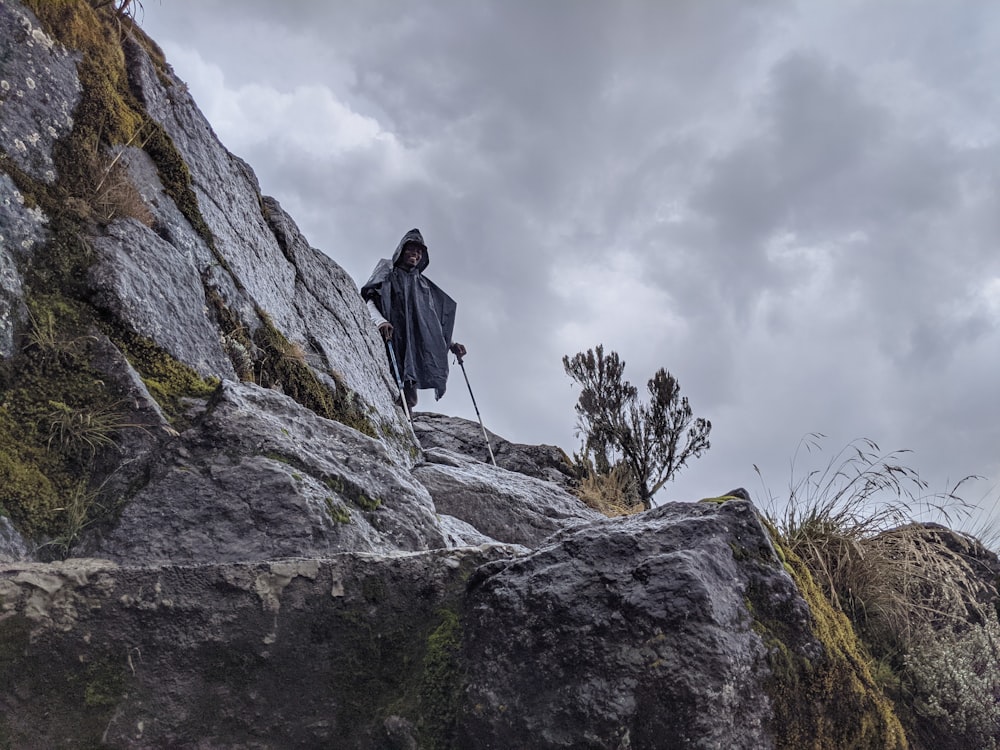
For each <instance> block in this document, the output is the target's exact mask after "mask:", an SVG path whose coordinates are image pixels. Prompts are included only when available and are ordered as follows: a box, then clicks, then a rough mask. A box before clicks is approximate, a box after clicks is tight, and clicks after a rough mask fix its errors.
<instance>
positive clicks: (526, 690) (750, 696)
mask: <svg viewBox="0 0 1000 750" xmlns="http://www.w3.org/2000/svg"><path fill="white" fill-rule="evenodd" d="M748 548H749V549H751V550H753V551H754V555H755V556H756V557H757V559H756V560H754V561H753V562H749V561H746V560H744V561H742V562H737V560H736V559H735V556H734V549H748ZM470 586H471V587H472V590H471V593H470V601H469V607H470V613H469V615H468V617H467V619H466V649H467V650H466V652H465V654H464V656H465V658H466V659H467V663H466V666H467V669H468V672H467V684H466V688H465V703H464V710H463V713H462V715H461V716H460V719H459V725H458V729H459V731H458V740H457V744H456V747H531V748H568V747H593V748H598V747H600V748H655V747H662V748H706V749H708V748H713V749H719V750H721V749H725V750H739V749H741V748H742V749H743V750H764V749H765V748H769V747H773V741H772V738H771V737H770V729H769V727H768V722H769V719H770V712H771V709H770V704H769V701H768V698H767V695H766V693H765V691H764V681H765V680H766V679H767V677H768V676H769V675H770V670H769V668H768V666H767V660H766V656H767V649H766V648H765V647H764V645H763V643H762V642H761V639H760V637H759V636H758V635H757V634H756V633H755V632H754V630H753V628H752V624H753V618H752V617H751V614H750V612H749V611H748V609H747V603H746V602H748V601H752V604H753V605H754V606H757V605H760V604H762V602H760V601H758V599H759V598H760V594H759V593H758V592H761V591H767V592H768V595H767V602H763V604H764V605H765V606H767V607H769V608H775V607H779V606H785V607H786V608H787V609H788V611H789V612H790V613H792V618H793V619H794V618H800V620H801V622H800V623H798V625H799V626H800V627H803V629H805V623H806V622H807V620H808V609H807V608H806V606H805V603H804V602H803V601H802V599H801V598H800V596H799V594H798V591H797V589H796V588H795V585H794V584H793V583H792V580H791V579H790V578H789V577H788V575H787V574H785V573H784V571H783V569H782V567H781V563H780V561H779V560H778V558H777V557H776V556H775V555H774V551H773V549H772V548H771V545H770V541H769V537H768V535H767V533H766V532H765V531H764V530H763V528H762V527H761V525H760V522H759V521H758V519H757V516H756V514H755V512H754V510H753V507H752V506H751V505H750V504H749V503H744V502H740V501H731V502H728V503H725V504H723V505H710V504H673V505H667V506H664V507H661V508H658V509H656V510H654V511H650V512H648V513H643V514H639V515H637V516H630V517H625V518H620V519H605V520H603V521H600V522H598V523H589V524H585V525H583V526H581V527H578V528H576V529H573V530H570V531H567V532H563V533H561V534H559V535H557V536H556V537H554V538H553V539H551V540H549V543H548V544H547V545H546V546H545V547H543V548H542V549H540V550H537V551H536V552H534V553H532V554H531V555H528V556H526V557H522V558H519V559H517V560H514V561H498V562H496V563H493V564H491V565H488V566H484V567H483V568H482V569H481V570H480V572H479V573H477V576H476V577H474V578H473V580H472V582H470ZM808 646H809V647H811V648H812V651H811V652H810V653H811V654H812V655H813V656H817V655H818V654H819V647H818V644H816V643H815V642H812V643H811V644H808Z"/></svg>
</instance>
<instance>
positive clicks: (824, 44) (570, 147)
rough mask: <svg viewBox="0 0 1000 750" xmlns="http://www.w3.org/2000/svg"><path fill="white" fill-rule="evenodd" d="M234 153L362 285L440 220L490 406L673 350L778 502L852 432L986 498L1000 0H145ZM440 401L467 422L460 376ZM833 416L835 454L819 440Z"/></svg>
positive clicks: (483, 401) (555, 426)
mask: <svg viewBox="0 0 1000 750" xmlns="http://www.w3.org/2000/svg"><path fill="white" fill-rule="evenodd" d="M138 18H139V20H140V22H141V24H142V27H143V29H144V30H145V31H146V32H147V33H148V34H149V35H150V36H151V37H152V38H153V39H154V40H155V41H156V42H157V43H159V44H160V46H161V47H162V48H163V50H164V52H165V53H166V56H167V59H168V61H169V62H170V64H171V65H172V66H173V68H174V70H175V72H176V73H177V75H178V76H179V77H180V78H181V79H182V80H183V81H185V82H186V83H187V84H188V86H189V88H190V91H191V92H192V94H193V96H194V98H195V100H196V102H197V103H198V105H199V107H200V108H201V110H202V111H203V112H204V114H205V115H206V117H207V119H208V120H209V122H210V123H211V125H212V127H213V129H214V130H215V132H216V133H217V134H218V136H219V138H220V140H221V141H222V142H223V144H225V145H226V147H227V148H228V149H229V150H230V151H232V152H233V153H235V154H236V155H238V156H240V157H242V158H243V159H245V160H246V161H247V162H248V163H249V164H250V165H251V166H252V167H253V169H254V171H255V172H256V174H257V176H258V178H259V180H260V184H261V188H262V191H263V192H264V193H265V194H267V195H271V196H273V197H275V198H276V199H277V200H278V201H279V202H280V203H281V204H282V206H283V207H284V208H285V209H286V210H287V211H288V212H289V213H290V214H291V216H292V217H293V218H294V219H295V221H296V222H297V223H298V225H299V227H300V228H301V229H302V231H303V233H304V234H305V236H306V237H307V239H308V240H309V242H310V244H312V245H313V246H314V247H316V248H318V249H319V250H321V251H322V252H324V253H325V254H327V255H329V256H330V257H331V258H333V259H334V260H335V261H337V262H338V263H339V264H340V265H341V266H343V267H344V268H345V269H346V270H347V272H348V273H350V274H351V276H352V277H353V278H354V279H355V281H356V282H357V283H358V284H359V286H360V285H361V284H363V283H364V281H365V280H366V279H367V278H368V276H369V274H370V272H371V270H372V269H373V267H374V266H375V264H376V262H377V260H378V259H379V258H382V257H389V256H390V254H391V252H392V250H393V249H394V248H395V246H396V244H397V242H398V241H399V239H400V237H402V235H403V234H404V233H405V232H406V231H407V230H409V229H411V228H414V227H417V228H419V229H420V230H421V232H422V233H423V235H424V238H425V240H426V242H427V245H428V249H429V255H430V260H431V263H430V266H429V268H428V269H427V271H426V275H427V276H428V277H429V278H431V279H432V280H434V281H435V282H436V283H437V284H438V285H439V286H440V287H442V288H443V289H444V290H445V291H447V292H448V293H449V294H450V295H451V296H452V297H454V298H455V299H456V301H457V302H458V322H457V325H456V332H455V334H456V335H455V338H456V340H458V341H461V342H462V343H463V344H465V345H466V346H467V347H468V350H469V354H468V356H467V358H466V371H467V375H468V378H469V381H470V383H471V386H472V390H473V393H474V394H475V400H476V402H477V404H478V406H479V411H480V413H481V415H482V419H483V420H484V422H485V424H486V426H487V427H488V428H489V429H490V430H492V431H494V432H496V433H497V434H499V435H502V436H504V437H505V438H507V439H509V440H513V441H515V442H520V443H545V444H554V445H559V446H560V447H562V448H563V449H565V450H566V451H567V452H568V453H570V454H572V453H573V451H575V450H577V449H578V448H579V444H580V440H579V438H578V436H577V434H576V416H575V414H574V404H575V403H576V399H577V396H578V389H577V387H576V386H575V385H574V384H573V382H572V381H571V380H570V378H569V377H568V376H567V375H566V373H565V372H564V370H563V366H562V357H563V356H564V355H572V354H575V353H577V352H581V351H585V350H587V349H589V348H592V347H594V346H596V345H598V344H602V345H603V346H604V348H605V350H606V351H615V352H617V353H618V354H619V355H620V357H621V358H622V359H623V360H624V361H625V363H626V367H625V375H626V376H627V377H628V379H629V380H630V381H631V382H632V383H633V384H635V385H637V386H638V387H639V388H640V389H642V390H644V388H645V383H646V381H647V380H648V379H649V378H650V377H651V376H652V375H653V373H654V372H655V371H656V370H657V369H659V368H661V367H663V368H666V369H667V370H668V371H669V372H671V373H672V374H673V375H674V376H675V377H676V378H677V379H678V381H679V383H680V386H681V392H682V394H683V395H685V396H687V397H688V398H689V400H690V404H691V406H692V408H693V410H694V414H695V416H697V417H704V418H707V419H709V420H711V422H712V432H711V443H712V447H711V449H710V450H709V451H707V452H706V453H704V454H703V455H702V456H701V457H700V458H698V459H695V460H694V461H692V462H691V463H689V465H688V466H687V467H686V468H684V469H683V470H682V471H681V472H680V473H679V474H678V475H677V476H676V477H675V479H674V481H672V482H670V483H669V484H667V485H666V486H665V487H664V488H663V489H662V490H661V491H660V493H659V494H658V495H657V497H656V500H657V501H658V502H665V501H669V500H696V499H698V498H700V497H705V496H712V495H718V494H720V493H722V492H724V491H726V490H729V489H732V488H734V487H738V486H743V487H746V488H747V489H748V490H749V491H750V493H751V495H752V496H753V497H754V498H755V500H758V502H759V504H760V503H761V501H763V500H766V498H767V497H776V498H778V499H779V501H780V499H781V498H782V497H786V496H787V495H788V487H789V484H791V483H794V482H796V481H798V480H799V479H801V478H803V477H804V476H805V475H807V474H808V473H809V472H810V471H812V470H814V469H820V470H822V469H824V468H825V467H826V466H827V465H829V464H831V463H833V462H835V461H836V456H837V454H838V452H839V451H840V450H841V449H842V448H844V447H845V446H847V445H849V444H851V443H852V441H855V440H858V439H870V440H872V441H874V442H875V443H877V444H878V446H879V448H880V449H881V451H882V452H884V453H890V452H894V451H908V452H907V453H905V454H902V455H901V456H899V460H900V461H901V462H902V463H904V464H906V465H907V466H909V467H911V468H913V469H915V470H916V471H918V472H919V474H920V476H921V478H922V479H923V480H924V481H925V482H926V483H927V484H928V491H930V492H943V491H945V490H946V489H950V488H951V486H952V485H954V484H955V482H957V481H959V480H960V479H962V478H963V477H965V476H968V475H978V476H980V477H983V478H982V479H979V480H975V481H971V482H967V483H966V484H965V485H963V487H962V491H961V494H962V495H963V497H965V498H966V500H967V501H968V502H969V503H972V504H974V505H978V506H980V507H979V509H978V510H977V511H976V513H975V514H974V517H973V518H972V519H970V520H967V521H965V522H962V523H956V524H954V525H963V524H964V525H966V526H968V525H969V523H970V522H971V521H972V520H975V519H979V520H980V521H981V520H982V519H984V518H987V519H988V518H992V517H994V516H996V510H995V506H996V505H997V503H998V497H1000V385H998V383H1000V252H998V244H1000V158H998V157H1000V89H997V86H996V82H997V81H998V80H1000V4H996V3H984V2H980V1H979V0H952V1H951V2H948V3H942V2H940V0H878V2H875V1H874V0H870V1H869V2H861V1H860V0H809V1H808V2H806V1H805V0H803V1H802V2H795V1H794V0H759V1H757V2H745V0H670V2H664V1H662V0H617V1H615V2H611V1H610V0H546V1H545V2H538V1H537V0H427V1H424V2H401V1H399V0H368V1H367V2H365V3H358V2H348V1H347V0H330V1H326V2H319V0H316V1H315V2H312V1H310V2H306V1H304V0H300V1H299V2H284V3H277V2H274V1H273V0H145V2H144V3H143V6H142V7H141V8H140V9H139V12H138ZM419 409H426V410H428V411H437V412H440V413H445V414H452V415H455V416H461V417H466V418H470V419H476V413H475V411H474V409H473V406H472V402H471V399H470V396H469V390H468V389H467V388H466V387H465V382H464V381H463V379H462V377H461V372H460V371H458V370H455V371H453V373H452V376H451V379H450V381H449V390H448V393H447V394H446V395H445V396H444V398H443V399H442V400H441V401H439V402H437V403H435V402H434V400H433V394H432V393H431V392H424V393H422V394H421V404H420V406H419V407H418V410H419ZM815 433H821V434H823V435H825V436H826V437H825V438H823V439H822V440H819V441H818V443H819V446H820V447H819V449H813V450H806V449H805V446H806V445H808V444H809V443H810V442H811V441H810V440H809V438H808V436H809V435H811V434H815Z"/></svg>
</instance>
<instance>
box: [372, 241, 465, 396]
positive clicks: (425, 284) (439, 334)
mask: <svg viewBox="0 0 1000 750" xmlns="http://www.w3.org/2000/svg"><path fill="white" fill-rule="evenodd" d="M428 263H430V258H429V257H428V255H427V245H425V244H424V238H423V236H422V235H421V234H420V230H419V229H411V230H410V231H409V232H407V233H406V234H404V235H403V239H401V240H400V241H399V245H397V246H396V251H395V252H394V253H393V254H392V260H388V259H386V258H383V259H382V260H380V261H379V262H378V265H376V266H375V270H374V271H372V275H371V278H370V279H368V282H367V283H366V284H365V285H364V286H363V287H361V297H362V298H363V299H364V300H365V303H366V304H367V305H368V313H369V315H370V316H371V319H372V321H373V322H374V323H375V325H376V326H378V330H379V333H381V334H382V338H383V339H385V341H386V344H387V346H391V347H392V351H393V352H394V353H395V355H396V363H397V365H398V367H399V373H398V376H399V377H400V378H401V379H402V381H403V393H404V394H405V397H406V404H407V406H408V407H409V409H411V410H412V409H413V407H414V406H416V405H417V389H420V388H433V389H434V397H435V399H439V398H441V396H443V395H444V390H445V384H446V383H447V380H448V352H449V351H451V352H452V353H454V354H455V355H456V356H457V357H458V358H459V359H461V358H462V357H464V356H465V353H466V349H465V347H464V346H462V345H461V344H457V343H452V340H451V334H452V330H453V329H454V327H455V309H456V307H457V305H456V304H455V301H454V300H453V299H452V298H451V297H449V296H448V295H447V294H445V293H444V292H442V291H441V290H440V289H439V288H438V287H437V285H436V284H435V283H434V282H433V281H431V280H430V279H428V278H427V277H426V276H424V274H423V272H424V269H426V268H427V264H428ZM400 406H402V404H400Z"/></svg>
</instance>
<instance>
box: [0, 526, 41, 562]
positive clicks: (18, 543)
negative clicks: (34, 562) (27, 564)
mask: <svg viewBox="0 0 1000 750" xmlns="http://www.w3.org/2000/svg"><path fill="white" fill-rule="evenodd" d="M33 557H34V555H33V554H32V551H31V546H30V545H29V544H28V542H26V541H25V540H24V537H22V536H21V535H20V534H18V533H17V529H15V528H14V524H12V523H11V522H10V519H9V518H7V517H5V516H0V563H7V562H17V561H20V560H30V559H32V558H33Z"/></svg>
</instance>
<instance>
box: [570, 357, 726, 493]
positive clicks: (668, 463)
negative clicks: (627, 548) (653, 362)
mask: <svg viewBox="0 0 1000 750" xmlns="http://www.w3.org/2000/svg"><path fill="white" fill-rule="evenodd" d="M563 367H565V368H566V374H567V375H569V376H570V377H571V378H573V380H574V381H576V382H577V383H578V384H579V385H580V386H581V387H582V389H583V390H581V392H580V398H579V400H578V401H577V404H576V414H577V417H578V422H577V427H578V428H579V434H580V435H581V436H582V437H583V456H584V458H585V459H588V460H592V461H593V465H594V468H595V470H596V471H597V472H598V473H599V474H609V473H610V472H611V471H612V470H613V469H614V468H615V466H618V465H621V464H624V465H625V466H627V467H628V470H629V472H630V473H631V474H632V477H633V478H634V479H635V482H636V487H637V489H638V492H639V499H640V500H641V501H642V504H643V507H644V508H646V509H649V508H651V507H652V497H653V495H655V494H656V493H657V492H658V491H659V489H660V488H661V487H662V486H663V485H664V484H666V483H667V482H668V481H670V479H672V478H673V476H674V475H675V474H676V473H677V472H678V471H680V470H681V469H682V468H683V467H684V466H685V465H686V464H687V462H688V459H691V458H697V457H698V456H700V455H701V454H702V452H704V451H706V450H708V449H709V448H710V447H711V443H709V440H708V435H709V433H710V432H711V430H712V423H711V422H709V421H708V420H707V419H702V418H698V419H694V416H693V414H692V411H691V405H690V404H689V403H688V400H687V397H686V396H683V397H682V396H681V395H680V390H681V387H680V383H678V382H677V379H676V378H675V377H674V376H673V375H671V374H670V373H669V372H667V371H666V370H665V369H663V368H660V369H659V370H657V371H656V374H654V375H653V377H652V378H650V380H649V383H648V384H647V388H648V390H649V401H648V402H646V403H641V402H639V400H638V396H639V391H638V389H636V387H635V386H633V385H632V384H631V383H629V382H628V381H627V380H625V379H624V377H623V374H624V371H625V363H624V362H623V361H622V360H621V359H620V358H619V356H618V354H617V353H616V352H610V353H609V354H608V355H607V356H604V347H603V346H601V345H598V346H597V347H595V348H594V349H588V350H587V351H586V352H581V353H579V354H577V355H576V356H574V357H573V358H572V359H571V358H570V357H568V356H566V357H563Z"/></svg>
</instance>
